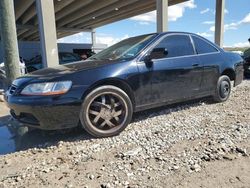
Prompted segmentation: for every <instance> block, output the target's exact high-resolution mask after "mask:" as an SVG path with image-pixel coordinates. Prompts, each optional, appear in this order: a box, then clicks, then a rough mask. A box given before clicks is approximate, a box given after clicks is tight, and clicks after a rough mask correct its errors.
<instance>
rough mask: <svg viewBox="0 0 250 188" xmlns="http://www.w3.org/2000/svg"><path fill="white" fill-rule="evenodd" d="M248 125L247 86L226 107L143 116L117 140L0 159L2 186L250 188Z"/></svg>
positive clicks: (204, 103)
mask: <svg viewBox="0 0 250 188" xmlns="http://www.w3.org/2000/svg"><path fill="white" fill-rule="evenodd" d="M0 105H3V103H2V104H0ZM249 122H250V80H245V81H244V82H243V83H242V84H241V85H240V86H238V87H237V88H234V89H233V92H232V95H231V97H230V99H229V100H228V101H227V102H225V103H219V104H214V103H211V102H210V101H209V100H207V99H202V100H199V101H193V102H190V103H186V104H178V105H174V106H167V107H163V108H158V109H154V110H150V111H144V112H141V113H137V114H135V115H134V120H133V123H131V124H130V125H129V126H128V128H127V129H126V130H125V131H124V132H123V133H122V134H120V135H119V136H117V137H113V138H105V139H92V138H91V137H89V136H88V135H87V134H86V133H84V132H83V133H82V134H78V135H76V136H75V137H74V138H69V139H64V140H63V141H53V139H52V141H51V139H48V140H49V141H47V142H44V143H43V144H40V145H39V146H37V147H33V148H30V149H28V150H25V151H19V152H16V153H12V154H8V155H4V156H0V188H2V187H6V188H7V187H8V188H9V187H32V188H33V187H107V188H108V187H250V176H249V174H250V169H249V166H250V157H249V152H250V123H249ZM31 133H32V132H31ZM45 134H47V135H48V137H50V138H51V137H53V134H52V133H45ZM51 134H52V135H51ZM56 134H58V133H56ZM65 134H67V133H65Z"/></svg>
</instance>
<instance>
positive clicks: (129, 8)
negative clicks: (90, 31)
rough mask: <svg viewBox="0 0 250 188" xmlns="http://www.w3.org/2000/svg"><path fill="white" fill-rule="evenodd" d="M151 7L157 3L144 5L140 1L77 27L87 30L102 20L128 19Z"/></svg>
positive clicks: (150, 2)
mask: <svg viewBox="0 0 250 188" xmlns="http://www.w3.org/2000/svg"><path fill="white" fill-rule="evenodd" d="M149 6H154V7H155V3H154V2H153V3H152V1H148V2H147V3H146V4H142V3H141V2H140V1H139V2H137V3H134V4H133V6H131V5H128V6H125V7H123V8H122V9H120V10H119V11H113V12H108V13H106V14H105V15H102V16H101V17H100V18H98V19H94V20H90V21H88V22H85V23H83V24H81V25H78V26H77V27H79V28H84V27H85V28H86V26H91V25H92V24H95V23H97V22H101V21H102V20H107V19H112V18H114V19H115V18H116V17H117V16H120V15H124V19H125V18H127V16H126V14H128V13H131V12H137V11H139V10H140V9H145V8H147V7H149Z"/></svg>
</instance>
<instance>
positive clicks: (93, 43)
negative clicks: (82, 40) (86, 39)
mask: <svg viewBox="0 0 250 188" xmlns="http://www.w3.org/2000/svg"><path fill="white" fill-rule="evenodd" d="M91 40H92V50H93V52H95V49H96V31H95V29H93V30H92V31H91Z"/></svg>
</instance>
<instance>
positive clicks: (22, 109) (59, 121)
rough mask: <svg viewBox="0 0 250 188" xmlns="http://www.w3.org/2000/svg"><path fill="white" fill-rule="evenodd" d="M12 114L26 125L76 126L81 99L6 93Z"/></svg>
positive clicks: (55, 127)
mask: <svg viewBox="0 0 250 188" xmlns="http://www.w3.org/2000/svg"><path fill="white" fill-rule="evenodd" d="M4 99H5V101H6V104H7V106H8V107H9V108H10V113H11V115H12V116H13V117H14V118H15V119H17V120H18V121H19V122H21V123H23V124H24V125H27V126H30V127H35V128H39V129H44V130H57V129H66V128H72V127H76V126H77V125H78V123H79V114H80V110H81V102H82V101H81V100H78V99H74V98H67V97H21V96H12V95H10V94H8V92H7V93H6V94H5V95H4Z"/></svg>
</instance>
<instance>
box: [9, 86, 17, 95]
mask: <svg viewBox="0 0 250 188" xmlns="http://www.w3.org/2000/svg"><path fill="white" fill-rule="evenodd" d="M16 89H17V86H15V85H11V86H10V89H9V92H10V94H11V95H13V94H14V93H15V92H16Z"/></svg>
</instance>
